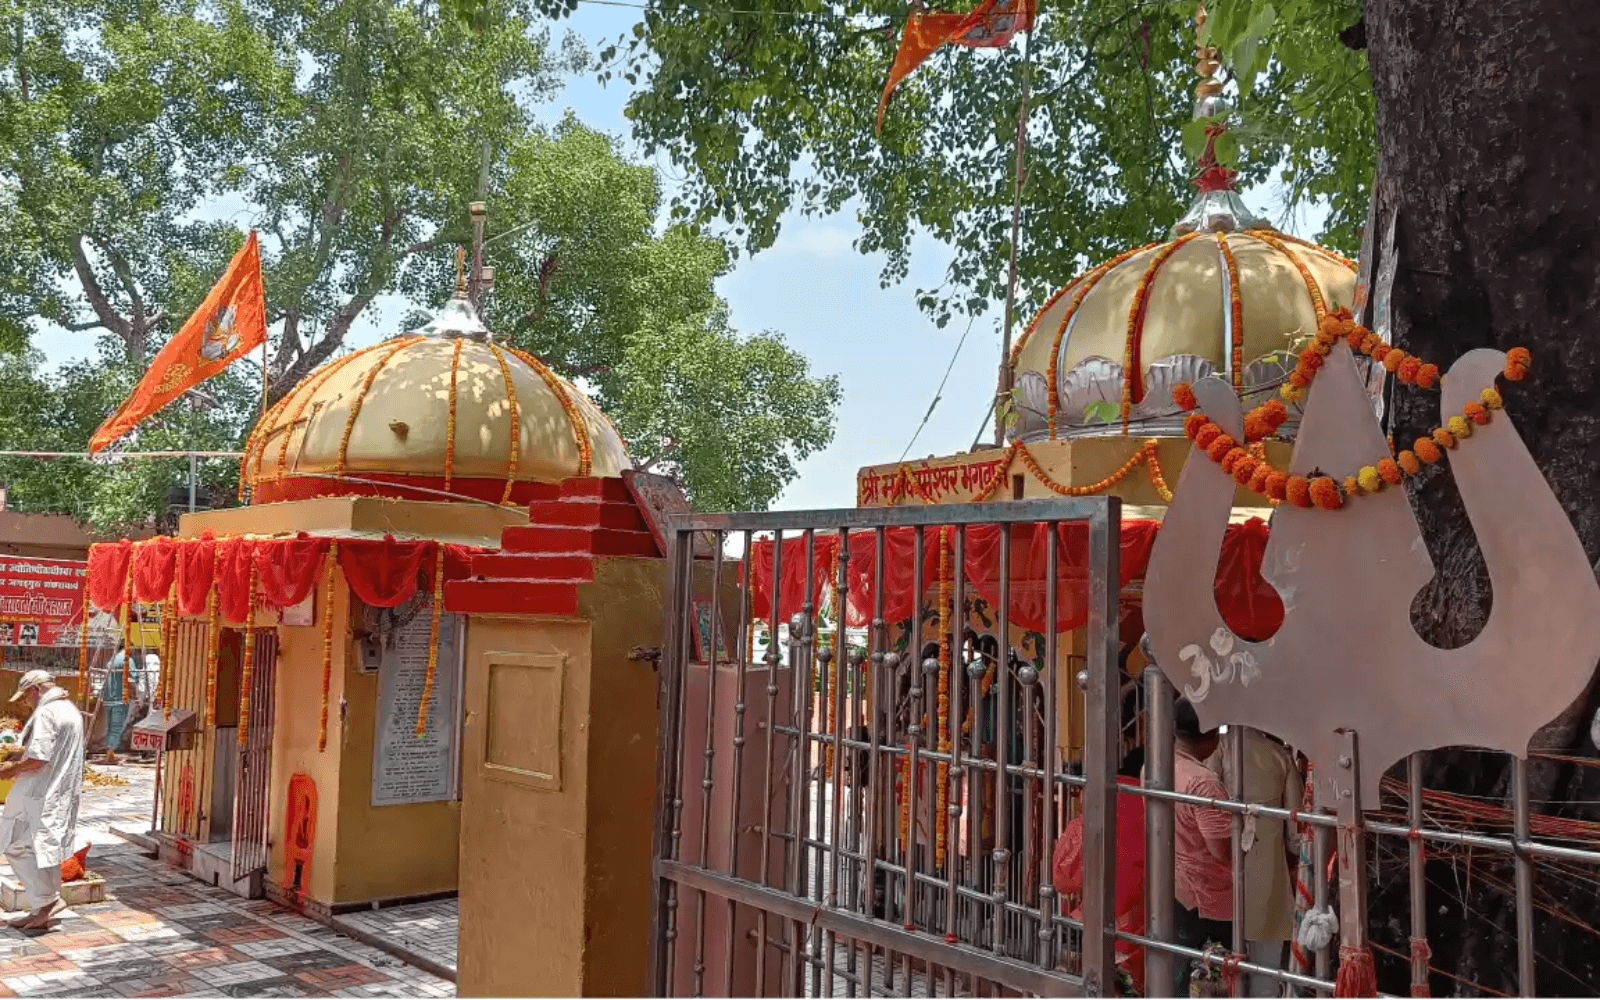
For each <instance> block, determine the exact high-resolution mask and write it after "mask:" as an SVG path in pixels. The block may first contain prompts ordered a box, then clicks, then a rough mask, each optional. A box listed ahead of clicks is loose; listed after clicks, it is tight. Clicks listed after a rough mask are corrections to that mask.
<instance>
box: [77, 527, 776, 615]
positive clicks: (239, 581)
mask: <svg viewBox="0 0 1600 1000" xmlns="http://www.w3.org/2000/svg"><path fill="white" fill-rule="evenodd" d="M329 541H330V539H328V538H325V537H323V538H318V537H312V536H310V535H307V534H304V533H301V534H300V535H299V536H297V537H295V538H263V539H247V538H225V539H220V540H219V539H216V538H214V537H212V536H211V535H210V534H209V533H207V534H205V535H202V536H201V537H199V538H183V539H170V538H159V539H153V540H151V541H148V542H139V543H137V544H135V543H133V542H130V541H127V540H123V541H121V542H114V543H110V544H105V545H96V546H93V547H92V548H91V549H90V550H89V583H88V587H89V599H90V600H91V601H93V602H94V603H95V605H96V606H97V607H100V608H103V609H105V610H107V611H114V610H116V609H117V608H118V607H119V606H121V604H122V596H123V592H124V587H125V586H126V584H127V579H128V572H129V567H130V565H131V566H132V569H133V573H134V590H135V598H136V599H137V600H141V601H157V600H162V599H164V598H166V596H167V594H168V592H169V589H170V588H171V586H172V583H173V581H174V580H176V581H177V584H178V608H179V610H180V611H181V612H182V613H183V614H188V615H198V614H203V613H204V612H205V610H206V602H207V598H208V597H209V596H210V593H211V589H212V588H213V587H215V588H216V591H217V600H218V605H219V611H220V612H221V614H222V617H223V618H224V619H226V620H227V621H230V622H242V621H244V620H245V618H246V616H247V615H248V612H249V601H250V570H251V567H252V566H253V567H254V568H255V570H256V600H257V602H258V603H260V604H264V605H268V606H271V607H278V608H286V607H293V606H294V605H296V604H299V603H300V602H301V601H304V600H305V599H306V596H307V595H308V594H310V593H311V591H312V589H313V588H315V587H316V586H317V584H318V582H319V581H320V580H321V579H322V573H321V570H322V561H323V559H324V558H325V557H326V555H327V552H328V543H329ZM439 544H440V543H438V542H434V541H430V540H418V541H397V540H396V539H394V538H392V537H389V536H385V537H383V538H377V539H367V538H346V539H341V540H340V541H339V568H340V569H341V570H342V571H343V572H344V576H345V580H346V582H347V583H349V585H350V589H351V590H352V591H354V592H355V594H356V596H357V597H358V598H360V599H361V600H362V601H364V602H365V603H367V604H370V605H373V606H375V607H385V608H390V607H394V606H396V605H399V604H403V603H405V602H406V601H408V600H410V599H411V597H412V595H414V594H415V593H416V592H417V588H418V587H428V588H430V589H431V588H432V586H433V567H434V560H435V557H436V553H437V551H438V550H437V546H438V545H439ZM482 551H487V550H484V549H478V548H474V547H472V546H467V545H449V544H446V545H445V558H444V575H445V579H446V580H460V579H465V578H466V577H469V576H471V575H472V557H473V556H474V555H475V554H477V553H479V552H482ZM802 578H803V577H802Z"/></svg>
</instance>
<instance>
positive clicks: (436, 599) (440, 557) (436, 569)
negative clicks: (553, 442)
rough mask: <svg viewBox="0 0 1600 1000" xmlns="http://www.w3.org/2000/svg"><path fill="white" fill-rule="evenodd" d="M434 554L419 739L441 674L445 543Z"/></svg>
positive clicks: (419, 706) (418, 728) (441, 543)
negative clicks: (440, 645) (430, 613)
mask: <svg viewBox="0 0 1600 1000" xmlns="http://www.w3.org/2000/svg"><path fill="white" fill-rule="evenodd" d="M514 425H515V421H513V426H514ZM433 553H434V554H433V620H432V623H431V624H430V625H429V627H428V672H427V674H426V675H424V676H423V678H422V699H421V700H420V701H418V702H417V738H418V739H421V738H422V737H424V736H426V735H427V734H428V701H429V700H430V699H431V698H432V697H433V682H434V678H435V677H436V676H437V675H438V672H439V616H440V614H441V613H443V611H444V543H443V542H437V543H435V544H434V547H433Z"/></svg>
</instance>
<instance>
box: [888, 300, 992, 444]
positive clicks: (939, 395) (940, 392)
mask: <svg viewBox="0 0 1600 1000" xmlns="http://www.w3.org/2000/svg"><path fill="white" fill-rule="evenodd" d="M976 320H977V317H976V316H970V317H968V318H967V328H966V329H965V330H963V331H961V339H960V340H958V341H956V351H955V353H954V354H952V355H950V364H949V365H947V366H945V370H944V378H942V379H940V380H939V388H937V389H935V390H933V402H931V403H929V404H928V412H926V413H924V414H923V415H922V423H920V424H918V425H917V430H916V432H915V433H914V434H912V435H911V440H910V441H907V442H906V450H905V451H902V452H901V453H900V462H904V461H905V460H906V456H907V455H909V454H911V447H912V446H913V445H915V444H916V443H917V438H919V437H921V436H922V429H923V428H924V427H927V426H928V419H929V418H930V417H932V416H933V409H934V407H936V406H938V405H939V400H941V399H943V398H944V387H945V386H946V385H947V384H948V383H949V382H950V373H951V372H953V371H955V368H956V359H957V358H959V357H961V347H962V345H964V344H965V343H966V342H967V334H969V333H971V332H972V324H973V323H974V322H975V321H976ZM896 464H897V465H898V464H899V463H898V462H897V463H896Z"/></svg>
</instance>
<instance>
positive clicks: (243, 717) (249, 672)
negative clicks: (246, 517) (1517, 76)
mask: <svg viewBox="0 0 1600 1000" xmlns="http://www.w3.org/2000/svg"><path fill="white" fill-rule="evenodd" d="M259 575H260V571H259V570H257V569H256V560H255V553H254V552H251V553H250V589H249V591H248V594H249V600H250V606H249V608H248V609H247V610H246V611H245V613H244V655H243V656H242V657H241V658H240V660H241V663H240V666H239V745H240V746H242V747H243V746H249V745H250V686H251V681H252V680H253V679H254V677H255V665H256V581H257V579H258V578H259Z"/></svg>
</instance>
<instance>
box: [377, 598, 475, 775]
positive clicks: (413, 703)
mask: <svg viewBox="0 0 1600 1000" xmlns="http://www.w3.org/2000/svg"><path fill="white" fill-rule="evenodd" d="M373 610H378V609H373ZM378 618H379V621H378V625H379V627H378V629H377V640H378V642H379V643H380V644H381V650H382V653H381V658H380V660H379V664H378V705H377V716H376V729H375V732H374V734H373V748H372V804H373V805H374V806H393V805H403V804H407V803H417V802H444V801H448V800H449V799H452V798H454V797H455V790H456V747H457V743H456V700H457V698H458V697H459V692H458V690H457V686H458V682H459V678H460V665H461V633H462V623H461V621H460V618H459V616H457V615H452V614H445V615H441V616H440V617H439V658H438V662H437V668H436V669H435V671H434V678H433V693H432V696H431V697H430V698H429V700H428V728H427V732H426V733H425V734H424V735H422V736H418V735H417V704H418V702H420V701H421V699H422V688H423V684H424V682H425V681H426V679H427V674H428V637H429V634H430V632H431V631H432V627H433V615H432V597H431V595H428V594H425V593H423V592H421V591H419V592H418V594H417V596H416V597H415V598H414V599H412V600H411V601H410V602H408V603H406V604H404V605H401V606H400V607H398V608H389V609H382V610H381V612H380V613H379V615H378Z"/></svg>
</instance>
